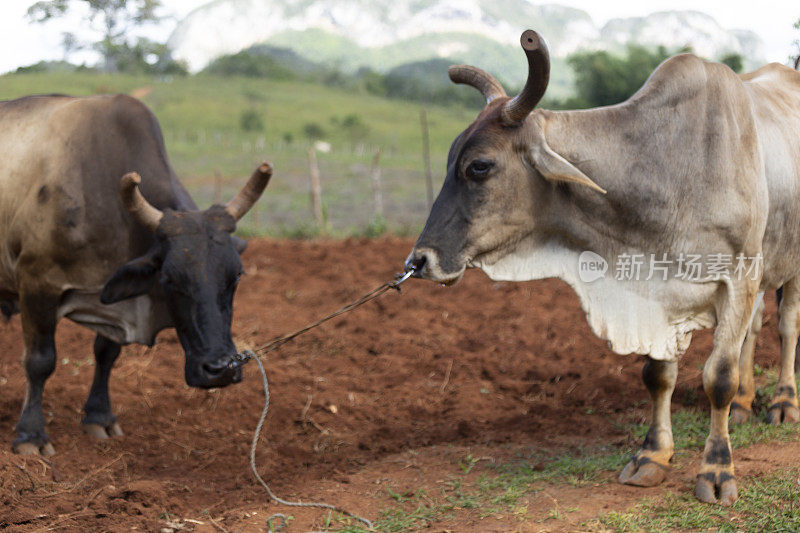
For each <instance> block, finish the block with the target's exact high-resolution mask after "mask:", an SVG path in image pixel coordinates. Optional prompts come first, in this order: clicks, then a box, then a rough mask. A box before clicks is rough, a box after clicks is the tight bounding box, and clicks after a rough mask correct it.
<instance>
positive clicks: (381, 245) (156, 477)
mask: <svg viewBox="0 0 800 533" xmlns="http://www.w3.org/2000/svg"><path fill="white" fill-rule="evenodd" d="M411 244H412V242H411V241H410V240H408V239H399V238H391V237H390V238H383V239H378V240H346V241H317V242H290V241H277V240H267V239H259V240H255V241H253V242H251V245H250V248H249V249H248V251H247V252H246V253H245V256H244V262H245V265H246V269H247V273H248V275H247V276H246V277H245V278H244V279H243V281H242V283H241V286H240V288H239V291H238V292H237V297H236V303H235V317H234V327H233V329H234V334H235V339H236V341H237V343H238V344H239V345H240V347H254V346H258V345H260V344H263V343H264V342H266V341H267V340H269V339H270V338H272V337H274V336H277V335H280V334H283V333H285V332H288V331H291V330H294V329H296V328H299V327H301V326H303V325H305V324H306V323H309V322H311V321H313V320H315V319H317V318H319V317H320V316H322V315H324V314H327V313H328V312H330V311H333V310H335V309H337V308H338V307H339V306H341V305H342V304H344V303H346V302H349V301H351V300H353V299H355V298H356V297H358V296H360V295H361V294H363V293H365V292H366V291H367V290H369V289H371V288H373V287H375V286H377V285H379V284H380V283H382V282H384V281H388V280H389V279H391V277H392V275H393V274H394V273H395V272H397V271H398V270H400V269H401V268H402V262H403V260H404V258H405V256H406V254H407V253H408V251H409V249H410V247H411ZM765 316H766V317H767V325H766V326H765V328H764V331H763V333H762V338H761V339H760V340H759V349H758V353H757V361H758V363H759V364H761V365H762V366H774V365H775V364H776V361H777V354H778V340H777V335H776V333H775V329H776V328H775V324H774V322H775V318H774V317H775V303H774V298H769V299H768V306H767V312H766V314H765ZM92 339H93V335H92V334H91V333H90V332H88V331H87V330H84V329H82V328H81V327H78V326H76V325H74V324H72V323H70V322H68V321H63V322H62V323H61V325H60V327H59V331H58V336H57V346H58V350H59V351H58V368H57V371H56V373H55V374H54V376H53V377H52V378H51V379H50V380H49V382H48V386H47V389H46V391H45V413H46V415H47V417H48V424H47V429H48V432H49V434H50V437H51V439H52V441H53V444H54V445H55V448H56V451H57V454H56V455H55V456H54V457H52V458H50V459H49V460H48V461H45V460H43V459H40V458H23V457H19V456H16V455H14V454H12V453H11V452H10V446H9V443H10V441H11V440H12V438H13V435H14V431H13V428H14V424H15V423H16V420H17V415H18V413H19V410H20V406H21V402H22V398H23V394H24V378H23V372H22V369H21V367H20V365H19V358H20V354H21V337H20V326H19V319H18V317H15V318H14V319H12V320H11V321H10V322H9V323H8V324H7V325H0V350H2V356H0V435H2V437H3V440H4V441H5V444H3V446H2V448H1V450H2V451H0V529H3V530H6V531H45V530H58V529H61V530H68V531H130V530H134V529H137V530H140V531H141V530H144V531H159V530H160V529H161V528H164V527H169V524H168V522H169V521H170V520H172V521H174V522H180V523H182V525H183V530H184V531H188V530H194V531H217V530H219V531H226V530H227V531H234V530H235V531H259V530H263V529H264V519H265V518H266V516H268V515H270V514H272V513H274V512H285V513H287V514H292V515H293V516H294V517H295V520H294V521H293V522H292V523H291V526H290V530H291V531H306V530H308V529H309V528H312V527H316V528H319V527H321V525H322V522H321V519H322V517H323V516H324V515H325V513H324V512H323V511H320V510H299V511H298V510H293V509H286V508H284V507H282V506H278V505H273V504H271V503H268V501H267V498H266V495H265V494H264V492H263V490H262V489H261V488H260V487H259V486H258V485H256V484H255V482H254V480H253V478H252V475H251V473H250V471H249V465H248V452H249V445H250V440H251V438H252V431H253V428H254V426H255V424H256V422H257V419H258V416H259V414H260V410H261V408H262V405H263V391H262V388H261V380H260V377H259V375H258V368H257V367H256V366H255V364H252V363H251V364H250V365H248V367H247V368H246V369H245V379H244V382H243V383H241V384H238V385H235V386H232V387H229V388H226V389H221V390H213V391H201V390H194V389H190V388H188V387H187V386H186V385H185V383H184V378H183V355H182V351H181V349H180V345H179V344H178V342H177V339H176V336H175V334H174V332H172V331H165V332H163V333H162V334H161V335H160V336H159V342H158V343H157V345H156V346H155V347H154V348H152V349H147V348H145V347H141V346H132V347H127V348H125V349H124V352H123V355H122V357H121V358H120V359H119V361H118V363H117V367H116V368H115V372H114V373H113V375H112V378H111V394H112V401H113V404H114V408H115V412H116V414H117V416H118V418H119V421H120V424H121V425H122V427H123V430H124V431H125V432H126V435H125V436H124V437H122V438H117V439H113V440H109V441H104V442H98V441H93V440H90V438H89V437H87V436H85V435H84V434H83V433H82V431H81V429H80V424H79V422H80V419H81V416H82V413H81V407H82V405H83V402H84V401H85V397H86V394H87V391H88V388H89V384H90V382H91V376H92V372H93V362H92V357H91V345H92ZM710 347H711V335H710V333H709V332H701V333H699V334H696V335H695V340H694V342H693V343H692V348H691V350H690V352H689V353H688V354H687V355H686V356H685V357H684V358H683V360H682V362H681V365H680V367H681V373H680V376H679V382H678V386H677V389H676V392H675V396H674V398H675V403H676V404H677V405H680V403H681V401H682V400H684V399H687V401H688V399H690V398H692V397H693V396H694V397H696V398H698V405H700V406H701V407H705V406H707V402H706V401H705V395H704V393H703V391H702V385H701V382H700V365H701V364H702V361H703V360H704V357H705V355H706V354H708V352H709V350H710ZM641 365H642V359H641V358H640V357H637V356H620V355H616V354H613V353H612V352H611V351H609V350H608V348H607V347H606V345H605V343H604V342H603V341H601V340H599V339H598V338H596V337H595V336H594V335H593V334H592V333H591V332H590V330H589V328H588V326H587V324H586V320H585V318H584V315H583V312H582V311H581V309H580V307H579V305H578V302H577V298H576V297H575V295H574V294H573V293H572V291H571V290H570V289H569V288H568V287H567V286H566V285H565V284H563V283H561V282H559V281H553V280H547V281H539V282H528V283H516V284H512V283H494V282H491V281H489V280H488V279H487V278H486V277H485V276H484V275H483V274H481V273H479V272H468V273H467V275H466V276H465V279H464V280H463V281H462V282H461V283H460V284H458V285H456V286H455V287H450V288H442V287H439V286H436V285H434V284H431V283H429V282H423V281H419V280H411V281H409V282H408V283H407V284H406V285H405V286H404V288H403V293H402V294H396V293H394V292H391V293H388V294H385V295H384V296H382V297H381V298H379V299H378V300H377V301H374V302H371V303H369V304H367V305H366V306H365V307H362V308H360V309H358V310H356V311H355V312H353V313H351V314H349V315H346V316H344V317H341V318H338V319H336V320H334V321H332V322H329V323H327V324H325V325H324V326H322V327H321V328H319V329H317V330H314V331H312V332H310V333H308V334H307V335H305V336H303V337H301V338H299V339H297V340H295V341H293V342H291V343H289V344H287V345H286V346H284V347H283V348H281V349H280V350H279V351H277V352H274V353H271V354H270V355H269V357H268V359H267V361H266V368H267V372H268V376H269V379H270V388H271V393H272V405H271V409H270V414H269V418H268V420H267V424H266V426H265V430H264V434H263V437H262V438H263V440H262V444H261V446H260V448H259V451H258V455H257V461H258V465H259V468H260V471H261V472H262V474H263V476H264V477H265V478H266V479H267V481H268V482H270V483H271V485H272V488H273V490H274V491H275V492H276V493H277V494H279V495H281V496H282V497H284V498H300V499H304V500H323V501H327V502H330V503H334V504H336V505H339V506H342V507H345V508H347V509H350V510H352V511H354V512H357V513H359V514H362V515H366V516H369V517H372V518H375V517H376V516H377V514H378V512H379V511H380V509H382V508H386V507H387V506H389V505H390V504H391V503H392V500H391V499H390V498H388V496H387V491H386V487H391V488H392V489H393V490H396V491H404V490H412V491H413V490H414V488H416V487H420V486H422V487H435V486H436V485H437V483H441V482H442V480H443V479H445V478H447V477H448V476H449V475H454V474H458V473H459V472H460V468H459V466H458V462H459V461H460V460H463V459H464V457H466V456H467V455H468V454H472V456H473V457H476V458H480V459H481V461H480V462H479V463H478V466H476V471H477V470H479V469H480V468H481V464H482V463H483V461H490V460H502V459H504V458H505V459H508V458H512V457H514V454H516V453H519V452H522V453H530V452H532V451H533V452H537V453H547V454H552V453H557V452H558V451H559V450H572V449H577V448H581V447H595V446H599V445H601V444H610V445H612V446H622V445H629V444H631V435H630V433H629V431H628V430H627V429H625V425H624V424H622V425H621V424H620V422H622V423H629V422H630V421H631V420H640V419H642V418H643V417H645V416H647V415H648V413H649V408H648V407H647V405H646V404H645V403H644V402H643V400H646V398H647V394H646V391H645V389H644V386H643V385H642V384H641V381H640V379H639V373H640V371H641ZM787 446H788V447H789V448H787V449H786V450H784V452H783V455H786V456H787V457H791V456H793V455H794V456H796V454H797V447H796V446H795V445H794V444H791V445H790V444H780V445H777V444H776V445H774V446H772V447H763V446H762V447H753V448H750V449H748V450H747V451H746V455H747V457H737V459H740V461H739V465H737V466H740V468H741V469H743V470H740V471H743V472H745V473H747V472H751V471H754V470H753V469H754V468H756V469H757V468H768V467H769V465H767V466H764V464H762V463H759V461H762V462H764V461H765V462H766V463H769V461H773V463H770V464H774V462H775V461H777V462H778V463H780V457H781V451H780V450H783V448H786V447H787ZM787 462H790V461H789V459H787ZM766 463H765V464H766ZM753 465H755V466H753ZM759 465H760V466H759ZM748 469H749V470H748ZM693 475H694V472H693V471H692V469H691V468H688V469H687V471H686V472H683V473H682V474H681V476H672V478H671V479H670V481H668V483H667V485H668V486H672V487H678V488H679V489H681V490H689V489H690V487H691V477H692V476H693ZM660 490H663V489H661V488H656V489H647V490H645V491H643V490H642V489H635V488H631V487H624V486H620V485H617V484H613V483H612V484H606V485H604V488H603V490H602V491H596V490H591V489H576V488H570V487H564V486H562V487H558V486H554V487H553V488H552V490H551V489H548V490H546V491H544V493H538V494H536V495H533V496H531V497H529V498H528V504H529V513H530V514H532V515H534V516H536V513H540V516H545V517H546V515H547V512H548V511H549V510H550V509H552V508H553V502H554V501H561V502H562V503H563V502H565V501H567V502H569V501H573V502H578V506H579V507H580V510H579V512H578V513H577V515H576V516H578V518H577V519H576V520H578V521H577V522H574V523H575V524H580V521H579V519H580V517H581V516H583V515H586V517H592V516H596V515H597V514H599V513H602V512H604V510H611V509H616V510H624V509H626V508H628V507H629V506H630V505H632V504H633V503H634V502H635V501H637V499H639V498H641V497H642V495H643V494H651V495H652V494H658V491H660ZM581 491H582V492H581ZM564 505H566V504H564ZM592 513H594V514H592ZM187 519H188V520H187ZM434 526H435V528H436V529H437V530H440V531H441V530H453V531H508V530H511V529H521V530H526V531H527V530H540V529H548V527H549V526H547V525H546V524H545V525H542V524H536V523H533V522H529V523H520V522H519V521H518V520H517V519H516V518H515V517H514V516H507V517H502V516H501V517H492V518H489V519H486V520H483V521H482V520H481V519H480V518H479V515H478V513H476V512H474V511H463V513H462V512H459V513H457V514H456V515H455V517H454V518H452V519H448V521H447V523H441V524H438V523H437V524H434Z"/></svg>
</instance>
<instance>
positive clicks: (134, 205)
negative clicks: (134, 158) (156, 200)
mask: <svg viewBox="0 0 800 533" xmlns="http://www.w3.org/2000/svg"><path fill="white" fill-rule="evenodd" d="M140 183H142V178H141V176H139V174H137V173H136V172H129V173H128V174H125V175H124V176H122V180H121V181H120V182H119V194H120V196H121V197H122V204H123V205H124V206H125V209H127V210H128V212H129V213H130V214H131V216H132V217H133V219H134V220H135V221H136V222H138V223H139V224H141V225H142V226H144V227H145V228H147V229H149V230H150V231H155V230H156V228H158V224H159V223H160V222H161V218H162V217H163V216H164V213H162V212H161V210H159V209H156V208H155V207H153V206H152V205H151V204H150V202H148V201H147V200H145V199H144V196H142V193H141V192H140V191H139V184H140Z"/></svg>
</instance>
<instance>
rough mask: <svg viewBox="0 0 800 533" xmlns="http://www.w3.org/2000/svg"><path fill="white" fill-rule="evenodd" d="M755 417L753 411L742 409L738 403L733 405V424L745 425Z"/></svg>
mask: <svg viewBox="0 0 800 533" xmlns="http://www.w3.org/2000/svg"><path fill="white" fill-rule="evenodd" d="M751 416H753V411H751V410H750V409H747V408H745V407H742V406H741V405H739V404H738V403H735V402H734V403H732V404H731V424H744V423H745V422H747V421H748V420H750V417H751Z"/></svg>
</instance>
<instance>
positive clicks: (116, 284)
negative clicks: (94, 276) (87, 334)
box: [100, 253, 161, 304]
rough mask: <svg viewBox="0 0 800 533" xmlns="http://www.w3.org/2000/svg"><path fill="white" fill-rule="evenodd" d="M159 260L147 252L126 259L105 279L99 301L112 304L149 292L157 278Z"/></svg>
mask: <svg viewBox="0 0 800 533" xmlns="http://www.w3.org/2000/svg"><path fill="white" fill-rule="evenodd" d="M160 269H161V262H160V261H159V260H158V259H157V258H156V255H155V254H150V253H148V254H147V255H143V256H142V257H137V258H136V259H134V260H132V261H128V262H127V263H125V264H124V265H122V266H121V267H119V269H117V271H116V272H114V274H113V275H112V276H111V277H110V278H109V280H108V281H106V284H105V285H104V286H103V290H102V291H101V292H100V301H101V302H102V303H104V304H113V303H116V302H120V301H122V300H127V299H128V298H135V297H137V296H141V295H143V294H147V293H148V292H150V289H152V288H153V285H155V283H156V280H157V279H158V273H159V270H160Z"/></svg>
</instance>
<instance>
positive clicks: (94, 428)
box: [83, 422, 124, 440]
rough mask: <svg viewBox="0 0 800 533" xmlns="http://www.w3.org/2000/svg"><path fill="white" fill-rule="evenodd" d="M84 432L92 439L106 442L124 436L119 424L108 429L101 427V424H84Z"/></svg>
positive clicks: (114, 424)
mask: <svg viewBox="0 0 800 533" xmlns="http://www.w3.org/2000/svg"><path fill="white" fill-rule="evenodd" d="M83 431H84V432H85V433H86V434H87V435H89V436H90V437H94V438H96V439H99V440H105V439H107V438H109V437H121V436H122V435H124V433H123V432H122V428H121V427H119V424H118V423H116V422H114V423H113V424H111V425H110V426H108V427H104V426H101V425H100V424H83Z"/></svg>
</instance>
